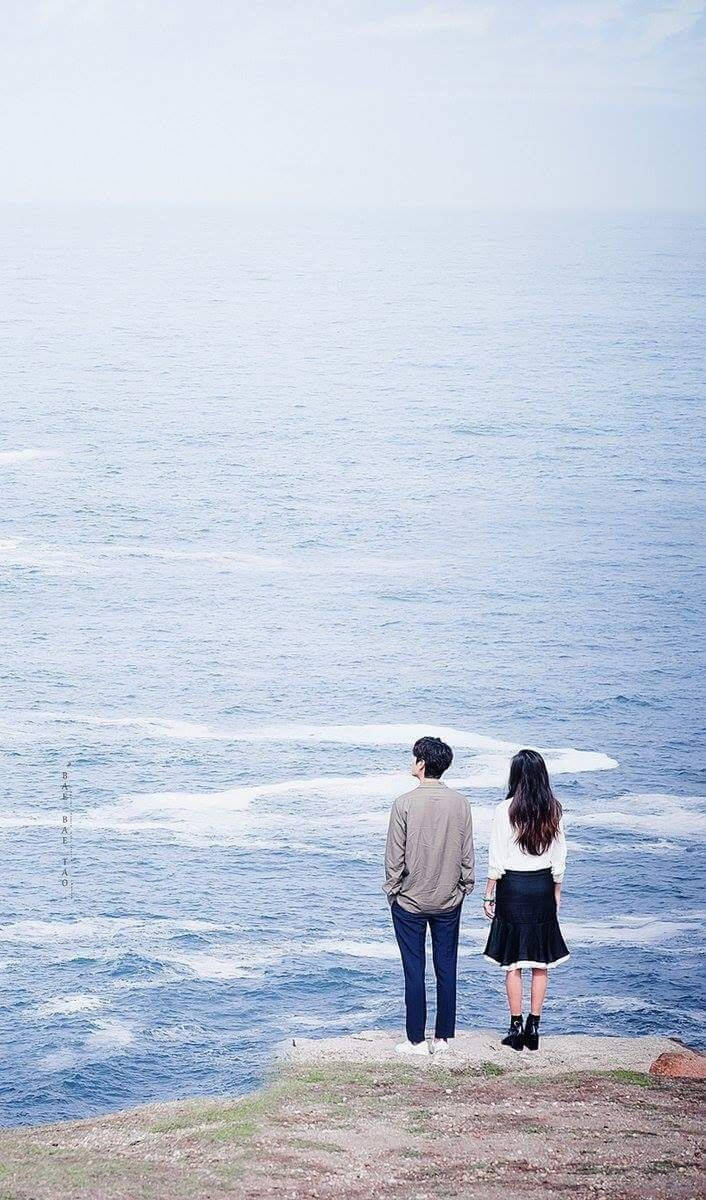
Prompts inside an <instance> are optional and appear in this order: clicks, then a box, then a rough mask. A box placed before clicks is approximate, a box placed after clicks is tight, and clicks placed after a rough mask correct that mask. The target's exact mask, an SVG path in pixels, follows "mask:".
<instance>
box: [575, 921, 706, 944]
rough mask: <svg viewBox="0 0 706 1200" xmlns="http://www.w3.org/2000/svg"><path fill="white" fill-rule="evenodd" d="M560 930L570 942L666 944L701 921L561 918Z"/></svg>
mask: <svg viewBox="0 0 706 1200" xmlns="http://www.w3.org/2000/svg"><path fill="white" fill-rule="evenodd" d="M561 928H562V932H563V933H564V936H565V937H566V940H567V942H569V945H571V943H572V942H573V943H574V944H575V945H577V946H653V945H663V946H669V945H671V944H672V943H673V942H674V941H675V940H678V939H681V938H684V937H685V936H689V935H692V934H694V933H697V932H699V931H700V929H701V922H700V921H680V920H665V919H656V918H654V917H622V918H620V919H618V920H613V921H610V922H609V921H601V922H591V921H564V920H562V922H561Z"/></svg>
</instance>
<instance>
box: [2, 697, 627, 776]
mask: <svg viewBox="0 0 706 1200" xmlns="http://www.w3.org/2000/svg"><path fill="white" fill-rule="evenodd" d="M15 718H16V720H17V721H19V722H29V723H34V724H38V725H40V726H42V725H46V724H68V725H71V724H79V725H86V726H96V727H101V726H105V727H115V728H120V727H123V728H129V729H136V730H137V731H138V732H139V733H141V734H143V735H144V736H145V737H153V738H176V739H179V740H183V741H191V740H212V741H227V742H241V741H248V742H254V743H266V742H273V743H278V742H280V743H300V744H302V745H317V744H318V745H329V744H330V745H338V746H361V747H363V746H366V747H370V746H381V747H382V746H396V747H400V748H404V747H406V748H407V749H409V748H410V747H411V746H412V745H413V744H414V742H415V741H416V740H417V738H419V737H422V736H424V735H431V736H434V737H441V738H443V739H444V741H447V742H449V743H450V745H451V746H452V747H453V749H454V750H456V751H459V752H460V751H470V752H472V753H473V754H474V755H475V758H473V759H471V761H470V763H466V764H465V765H464V768H463V771H464V772H465V774H463V773H462V774H461V775H460V776H458V775H457V776H456V779H455V782H456V786H460V787H464V786H467V787H495V786H498V783H499V784H500V785H502V784H504V783H505V782H506V780H507V769H508V766H509V762H510V759H511V758H512V756H513V754H515V753H516V752H517V751H518V750H520V749H521V748H522V745H523V743H521V742H508V741H505V740H503V739H501V738H493V737H488V736H486V735H485V734H479V733H474V732H472V731H468V730H462V729H455V728H451V727H449V726H442V725H433V724H426V723H421V722H420V723H418V724H417V723H415V724H408V723H405V724H368V725H320V724H311V725H307V724H297V723H295V724H289V725H269V726H260V727H254V728H247V729H244V728H234V729H225V728H214V727H213V726H211V725H208V724H205V723H203V722H194V721H187V720H181V719H175V718H171V717H154V716H144V715H140V714H133V715H130V716H128V715H123V716H103V715H101V714H98V713H86V712H73V711H71V710H61V711H56V710H46V709H44V710H39V711H32V710H24V711H20V712H17V713H16V714H15ZM5 724H6V725H7V726H8V728H10V727H11V725H12V722H11V721H10V719H9V718H8V717H7V715H6V717H5ZM542 754H543V755H544V756H545V758H546V760H547V764H548V766H549V767H550V770H553V771H554V772H555V773H559V774H567V773H574V772H576V773H580V772H582V771H607V770H613V769H614V768H615V767H617V766H618V763H617V761H616V760H615V759H614V758H611V757H610V756H609V755H607V754H603V753H601V752H599V751H594V750H577V749H574V748H573V747H560V748H556V747H548V748H546V749H544V750H542ZM499 768H502V770H501V774H500V775H498V769H499ZM457 770H458V768H457ZM488 773H489V777H490V779H491V782H489V783H488V782H485V781H481V778H480V776H485V775H488ZM402 777H403V779H404V781H405V783H406V784H407V786H408V787H411V786H412V783H411V779H410V776H409V775H408V774H404V775H403V776H402ZM449 782H450V783H452V782H453V780H452V777H449ZM282 786H287V785H286V784H283V785H282Z"/></svg>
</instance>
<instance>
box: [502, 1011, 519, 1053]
mask: <svg viewBox="0 0 706 1200" xmlns="http://www.w3.org/2000/svg"><path fill="white" fill-rule="evenodd" d="M501 1044H502V1045H503V1046H512V1048H513V1050H521V1049H522V1047H523V1046H524V1033H523V1030H522V1017H510V1028H509V1029H508V1031H507V1036H506V1037H504V1038H503V1039H502V1043H501Z"/></svg>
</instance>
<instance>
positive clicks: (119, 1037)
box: [37, 1018, 135, 1073]
mask: <svg viewBox="0 0 706 1200" xmlns="http://www.w3.org/2000/svg"><path fill="white" fill-rule="evenodd" d="M134 1041H135V1032H134V1028H133V1026H132V1025H130V1024H128V1023H127V1022H125V1021H118V1020H116V1019H115V1018H105V1019H104V1020H100V1021H97V1022H96V1023H95V1024H94V1026H93V1028H92V1029H91V1030H90V1032H89V1033H88V1035H87V1037H86V1038H85V1039H84V1041H83V1043H82V1045H81V1046H79V1047H77V1048H72V1047H68V1046H67V1047H64V1048H62V1049H61V1050H54V1051H52V1052H51V1053H50V1054H47V1055H45V1056H44V1057H43V1058H41V1059H39V1061H38V1062H37V1067H38V1069H39V1070H41V1071H45V1072H47V1073H52V1072H56V1071H68V1070H73V1069H76V1068H79V1067H82V1066H86V1065H88V1064H90V1063H97V1062H103V1061H104V1060H105V1059H109V1058H113V1057H115V1056H116V1055H119V1054H124V1053H125V1051H126V1050H128V1049H129V1048H130V1046H132V1045H133V1043H134Z"/></svg>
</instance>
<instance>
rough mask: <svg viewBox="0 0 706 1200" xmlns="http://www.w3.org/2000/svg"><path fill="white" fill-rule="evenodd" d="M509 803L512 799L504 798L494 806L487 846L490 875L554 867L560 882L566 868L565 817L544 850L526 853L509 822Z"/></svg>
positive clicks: (554, 876)
mask: <svg viewBox="0 0 706 1200" xmlns="http://www.w3.org/2000/svg"><path fill="white" fill-rule="evenodd" d="M510 804H511V801H510V800H501V801H500V804H498V805H497V807H496V809H495V814H494V816H493V824H492V828H491V830H490V846H489V848H488V878H489V879H500V876H501V875H504V873H505V871H543V870H546V868H547V867H551V872H552V876H553V878H554V882H555V883H561V881H562V879H563V878H564V871H565V870H566V837H565V836H564V818H563V817H562V819H561V820H560V822H559V832H558V833H557V835H556V837H555V838H554V841H553V842H552V844H551V846H550V847H549V849H548V850H545V852H544V854H527V853H526V851H524V850H521V849H520V847H519V846H518V844H517V842H516V841H515V830H514V829H513V827H512V825H511V824H510Z"/></svg>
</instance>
